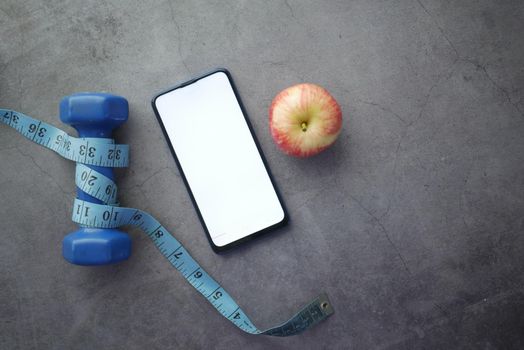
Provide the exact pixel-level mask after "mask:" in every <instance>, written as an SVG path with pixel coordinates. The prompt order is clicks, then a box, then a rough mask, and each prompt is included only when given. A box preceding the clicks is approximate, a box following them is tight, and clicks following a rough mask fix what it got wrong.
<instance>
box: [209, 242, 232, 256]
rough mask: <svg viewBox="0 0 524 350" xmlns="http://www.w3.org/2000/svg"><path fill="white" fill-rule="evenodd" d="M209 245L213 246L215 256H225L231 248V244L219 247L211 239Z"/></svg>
mask: <svg viewBox="0 0 524 350" xmlns="http://www.w3.org/2000/svg"><path fill="white" fill-rule="evenodd" d="M209 245H210V246H211V249H212V250H213V252H214V253H215V254H218V255H222V254H224V253H225V252H226V251H227V250H228V249H229V248H231V247H230V245H231V244H226V245H224V246H218V245H216V244H215V242H213V240H212V239H211V238H209Z"/></svg>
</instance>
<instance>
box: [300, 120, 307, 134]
mask: <svg viewBox="0 0 524 350" xmlns="http://www.w3.org/2000/svg"><path fill="white" fill-rule="evenodd" d="M300 126H301V127H302V131H304V132H305V131H306V130H307V123H306V122H302V124H301V125H300Z"/></svg>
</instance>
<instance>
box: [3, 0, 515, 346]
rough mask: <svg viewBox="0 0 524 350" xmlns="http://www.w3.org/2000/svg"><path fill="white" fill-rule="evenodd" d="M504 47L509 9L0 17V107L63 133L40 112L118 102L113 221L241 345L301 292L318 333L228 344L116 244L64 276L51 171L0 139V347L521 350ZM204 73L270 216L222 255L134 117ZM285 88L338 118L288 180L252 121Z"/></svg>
mask: <svg viewBox="0 0 524 350" xmlns="http://www.w3.org/2000/svg"><path fill="white" fill-rule="evenodd" d="M523 31H524V4H523V3H522V2H521V1H494V0H493V1H487V0H480V1H479V0H474V1H473V0H467V1H454V2H451V1H430V0H419V1H417V0H401V1H369V0H361V1H298V0H287V1H267V2H263V1H257V2H255V1H228V2H225V1H122V0H121V1H109V2H95V1H91V2H88V1H83V0H52V1H42V2H38V1H23V2H22V1H16V0H3V1H2V2H1V3H0V35H1V41H0V72H1V73H0V78H1V85H0V105H1V106H3V107H9V108H13V109H16V110H19V111H22V112H24V113H26V114H29V115H32V116H35V117H38V118H41V119H43V120H45V121H47V122H50V123H52V124H54V125H57V126H59V127H63V128H65V129H66V130H68V131H69V132H73V130H72V129H70V128H68V127H67V126H64V125H62V124H61V123H60V121H59V120H58V119H57V116H56V115H57V106H58V102H59V100H60V98H61V97H62V96H64V95H67V94H70V93H73V92H78V91H86V90H87V91H110V92H113V93H116V94H120V95H123V96H125V97H127V98H128V100H129V102H130V108H131V115H130V120H129V122H128V123H127V124H126V125H125V126H123V127H122V128H121V129H120V130H119V131H118V132H117V134H116V137H117V139H118V140H119V141H121V142H125V143H129V144H130V145H131V150H132V155H131V157H132V164H131V167H130V168H128V169H126V170H123V171H119V173H118V174H119V185H120V189H121V191H120V193H121V195H120V200H121V203H122V204H123V205H126V206H132V207H139V208H142V209H145V210H147V211H149V212H151V213H152V214H153V215H155V216H156V217H158V218H159V219H160V220H161V221H162V222H163V223H164V224H165V226H167V227H169V228H171V229H172V230H173V232H175V235H176V237H177V238H179V239H180V240H181V241H182V242H183V243H184V244H185V245H186V246H187V248H188V250H189V251H190V252H191V253H192V254H194V256H195V258H196V259H197V260H198V261H199V262H201V264H202V265H203V266H204V267H205V268H206V269H207V270H208V271H209V272H210V273H211V274H212V275H213V276H215V277H216V278H217V279H218V280H219V281H221V283H223V285H224V286H225V287H226V289H228V290H229V292H230V293H231V294H232V295H233V296H235V297H236V300H237V301H238V302H239V303H240V304H241V305H242V307H243V308H244V310H245V311H246V312H247V313H248V314H249V315H250V316H251V318H252V320H253V321H254V322H255V323H256V324H257V325H259V326H260V327H265V326H270V325H274V324H275V323H278V322H280V321H282V320H285V319H287V318H288V317H289V316H291V314H292V313H293V312H295V311H296V310H297V309H298V307H300V306H301V305H303V304H304V303H305V302H307V301H308V300H310V299H311V298H313V297H314V296H316V295H317V293H319V292H321V291H326V292H327V293H328V294H329V296H330V297H331V299H332V302H333V305H334V307H335V309H336V314H335V315H334V316H333V317H332V318H330V319H329V320H328V321H327V322H324V323H323V324H321V325H319V326H318V327H316V328H314V329H312V330H310V331H308V332H307V333H304V334H303V335H301V336H298V337H292V338H286V339H279V338H269V337H254V336H250V335H247V334H244V333H242V332H241V331H239V330H237V329H236V328H235V327H234V326H232V325H231V324H230V323H229V322H227V321H225V320H224V319H223V318H222V317H221V316H220V315H219V314H218V313H216V312H215V311H214V310H213V309H212V307H211V306H210V305H208V304H206V302H204V301H203V299H202V298H201V297H200V296H199V295H198V294H197V293H196V292H195V291H194V290H193V289H192V288H191V287H190V286H189V285H188V284H187V283H185V282H184V280H183V278H182V277H181V276H179V275H178V274H177V273H176V271H174V269H173V268H172V267H171V266H170V265H169V264H168V262H167V261H166V260H165V259H164V258H163V257H162V256H161V255H160V254H159V253H158V252H157V251H156V249H155V248H154V246H153V245H152V244H151V242H150V241H149V240H148V239H147V237H145V235H144V234H143V233H141V232H139V231H138V230H135V229H130V230H129V232H130V234H131V235H132V237H133V241H134V254H133V256H132V257H131V258H130V259H129V260H128V261H126V262H124V263H120V264H117V265H114V266H107V267H99V268H85V267H78V266H73V265H70V264H68V263H66V262H65V261H64V260H63V259H62V257H61V252H60V249H61V241H62V238H63V236H64V235H66V234H67V233H69V232H71V231H73V230H74V229H75V225H74V224H73V223H72V222H71V221H70V219H69V217H70V211H71V204H72V201H73V198H74V185H73V168H74V167H73V164H72V163H71V162H69V161H66V160H64V159H61V158H60V157H58V156H57V155H55V154H54V153H52V152H50V151H47V150H44V149H42V148H40V147H39V146H37V145H35V144H32V143H31V142H29V141H27V140H25V139H24V138H22V137H21V136H19V135H18V134H17V133H15V132H14V131H13V130H11V129H9V128H7V127H6V126H1V127H0V163H1V166H0V194H1V205H0V208H1V209H0V219H1V225H2V228H1V232H2V235H1V241H0V242H1V243H0V348H1V349H160V348H162V349H163V348H165V349H522V348H524V333H523V332H524V316H523V315H524V278H523V277H524V276H523V270H524V269H523V259H522V254H523V253H522V251H523V248H524V237H523V229H524V216H523V214H524V137H523V135H524V99H523V98H524V90H523V89H524V39H523V36H522V33H523ZM218 66H225V67H227V68H229V69H230V70H231V72H232V74H233V76H234V78H235V80H236V83H237V85H238V88H239V90H240V94H241V96H242V98H243V100H244V103H245V105H246V108H247V110H248V113H249V115H250V117H251V120H252V122H253V125H254V128H255V131H256V133H257V136H258V137H259V139H260V142H261V145H262V148H263V150H264V152H265V154H266V156H267V158H268V162H269V164H270V167H271V169H272V171H273V173H274V175H275V177H276V181H277V183H278V185H279V186H280V188H281V191H282V192H283V196H284V199H285V202H286V203H287V206H288V208H289V212H290V216H291V222H290V224H289V226H288V227H286V228H285V229H282V230H279V231H278V232H275V233H273V234H271V235H268V236H266V237H264V238H263V239H260V240H258V241H256V242H253V243H252V244H248V245H245V246H244V247H242V248H239V249H237V250H234V251H232V252H231V253H230V254H228V255H224V256H218V255H215V254H214V253H213V252H212V251H211V249H210V247H209V245H208V242H207V240H206V238H205V236H204V233H203V231H202V228H201V226H200V223H199V221H198V219H197V216H196V214H195V211H194V209H193V207H192V205H191V203H190V200H189V197H188V194H187V191H186V189H185V187H184V185H183V183H182V181H181V179H180V176H179V172H178V170H177V169H176V166H175V163H174V161H173V159H172V157H171V154H170V152H169V151H168V148H167V146H166V143H165V141H164V139H163V136H162V133H161V131H160V128H159V126H158V124H157V122H156V119H155V117H154V116H153V113H152V110H151V107H150V99H151V97H152V96H153V94H154V93H156V92H158V91H160V90H163V89H164V88H166V87H169V86H170V85H173V84H175V83H177V82H181V81H184V80H186V79H188V78H190V77H193V76H195V75H197V74H200V73H202V72H204V71H207V70H209V69H211V68H213V67H218ZM304 81H308V82H315V83H317V84H320V85H323V86H325V87H326V88H327V89H328V90H330V91H331V92H332V94H333V95H334V96H335V97H336V98H337V99H338V100H339V102H340V104H341V106H342V109H343V113H344V130H343V132H342V134H341V136H340V139H339V140H338V142H337V143H336V144H335V145H334V146H333V147H332V148H331V149H329V150H327V151H326V152H325V153H323V154H321V155H319V156H317V157H314V158H310V159H294V158H290V157H288V156H285V155H284V154H282V153H280V152H279V151H278V150H277V148H276V146H275V144H274V143H273V141H272V139H271V137H270V134H269V132H268V120H267V111H268V105H269V103H270V101H271V99H272V98H273V96H275V95H276V94H277V93H278V92H279V91H280V90H281V89H283V88H285V87H287V86H290V85H292V84H295V83H298V82H304ZM217 122H219V121H217ZM197 133H198V130H195V135H197ZM240 281H242V283H239V282H240Z"/></svg>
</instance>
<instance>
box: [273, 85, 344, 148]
mask: <svg viewBox="0 0 524 350" xmlns="http://www.w3.org/2000/svg"><path fill="white" fill-rule="evenodd" d="M269 128H270V130H271V135H272V136H273V139H274V140H275V142H276V144H277V145H278V147H279V148H280V149H281V150H282V151H284V152H285V153H287V154H289V155H292V156H296V157H309V156H312V155H315V154H317V153H319V152H321V151H323V150H325V149H326V148H328V147H329V146H331V144H332V143H333V142H335V140H336V139H337V137H338V135H339V134H340V129H341V128H342V112H341V110H340V106H339V105H338V103H337V101H336V100H335V99H334V98H333V96H331V95H330V94H329V92H328V91H327V90H326V89H324V88H323V87H320V86H318V85H315V84H298V85H294V86H291V87H289V88H287V89H285V90H283V91H281V92H280V93H279V94H278V95H277V96H276V97H275V98H274V99H273V102H272V103H271V106H270V107H269Z"/></svg>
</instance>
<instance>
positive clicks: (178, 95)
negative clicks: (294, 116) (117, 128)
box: [152, 69, 288, 253]
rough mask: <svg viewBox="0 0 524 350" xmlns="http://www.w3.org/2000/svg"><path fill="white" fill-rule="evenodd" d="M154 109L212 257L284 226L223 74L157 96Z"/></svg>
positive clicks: (241, 111) (243, 117)
mask: <svg viewBox="0 0 524 350" xmlns="http://www.w3.org/2000/svg"><path fill="white" fill-rule="evenodd" d="M152 105H153V109H154V111H155V114H156V116H157V118H158V121H159V123H160V126H161V128H162V130H163V132H164V135H165V137H166V139H167V143H168V145H169V147H170V149H171V152H172V153H173V157H174V158H175V162H176V164H177V166H178V168H179V170H180V173H181V175H182V178H183V180H184V183H185V185H186V187H187V189H188V191H189V194H190V197H191V200H192V202H193V205H194V207H195V209H196V211H197V214H198V217H199V219H200V221H201V223H202V226H203V228H204V231H205V233H206V235H207V237H208V239H209V243H210V244H211V247H212V248H213V250H214V251H215V252H217V253H219V252H222V251H225V250H227V249H229V248H231V247H233V246H235V245H237V244H239V243H241V242H244V241H247V240H249V239H251V238H254V237H255V236H258V235H260V234H262V233H264V232H267V231H270V230H272V229H274V228H276V227H279V226H281V225H284V224H285V223H286V222H287V220H288V214H287V212H286V209H285V207H284V203H283V201H282V198H281V196H280V194H279V192H278V190H277V187H276V185H275V182H274V180H273V177H272V176H271V173H270V171H269V168H268V166H267V162H266V160H265V158H264V155H263V153H262V150H261V148H260V145H259V143H258V141H257V139H256V137H255V134H254V132H253V128H252V127H251V125H250V123H249V120H248V117H247V114H246V112H245V108H244V106H243V104H242V102H241V101H240V97H239V95H238V91H237V89H236V88H235V85H234V83H233V79H232V77H231V74H230V73H229V72H228V71H227V70H226V69H218V70H215V71H212V72H210V73H207V74H205V75H203V76H200V77H197V78H194V79H192V80H190V81H187V82H185V83H182V84H180V85H178V86H175V87H173V88H171V89H169V90H167V91H165V92H162V93H160V94H158V95H156V96H155V97H154V98H153V101H152Z"/></svg>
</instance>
